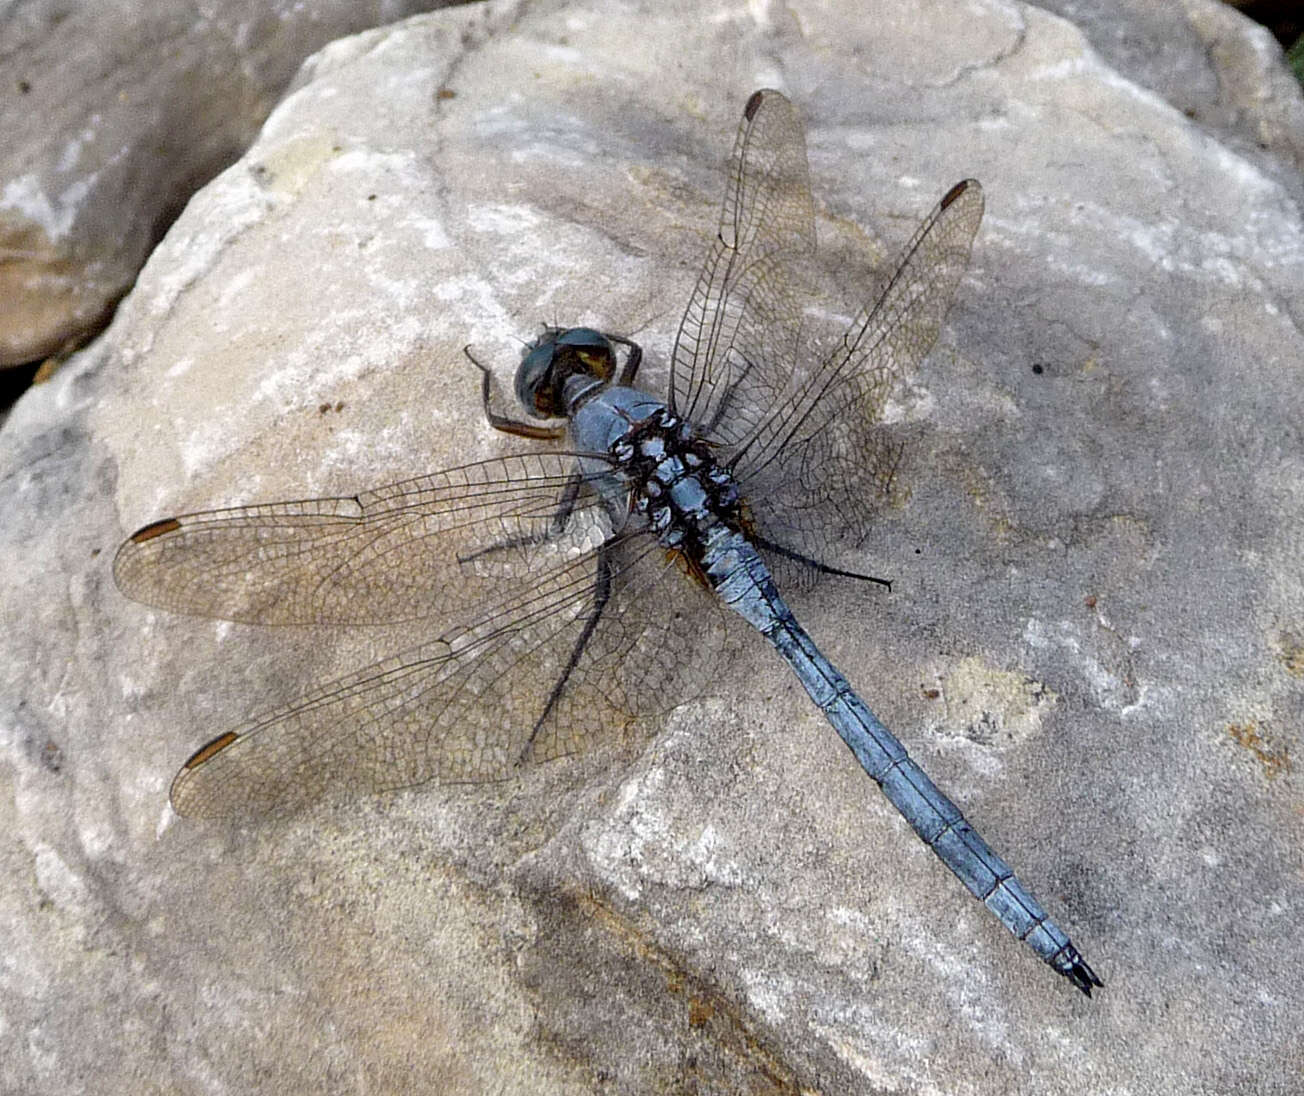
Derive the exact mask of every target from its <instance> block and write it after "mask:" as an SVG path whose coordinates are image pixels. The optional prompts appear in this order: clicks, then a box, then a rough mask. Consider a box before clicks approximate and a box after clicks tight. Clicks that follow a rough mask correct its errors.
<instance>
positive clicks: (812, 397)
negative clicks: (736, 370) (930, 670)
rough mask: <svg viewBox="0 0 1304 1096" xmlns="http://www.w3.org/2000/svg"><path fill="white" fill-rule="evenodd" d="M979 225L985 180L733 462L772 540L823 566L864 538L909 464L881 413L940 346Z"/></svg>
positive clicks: (927, 226)
mask: <svg viewBox="0 0 1304 1096" xmlns="http://www.w3.org/2000/svg"><path fill="white" fill-rule="evenodd" d="M982 214H983V196H982V187H981V186H979V185H978V183H977V181H975V180H973V179H966V180H965V181H963V182H961V183H957V184H956V185H955V186H954V187H952V188H951V189H950V190H949V191H948V192H947V193H946V195H945V196H944V197H943V198H942V200H941V201H940V202H939V203H938V204H937V206H936V207H935V208H934V209H933V211H932V212H931V213H930V214H929V215H928V217H927V218H925V220H924V222H923V223H922V224H921V225H920V226H919V228H918V230H917V231H916V232H915V234H914V236H913V237H912V238H911V240H910V242H909V243H908V244H907V245H906V247H905V249H904V250H903V251H902V253H901V256H900V258H899V259H898V261H897V263H896V265H895V267H894V269H893V271H892V273H891V274H890V275H889V276H888V278H887V279H886V281H885V283H884V284H883V286H882V287H881V289H880V290H879V292H878V293H876V294H875V295H874V296H872V297H871V298H870V301H869V303H868V304H866V305H865V307H864V308H862V309H861V310H860V312H859V314H858V315H857V316H856V318H855V319H854V320H853V321H852V323H851V326H850V327H849V328H848V329H847V332H846V334H845V335H844V336H843V337H842V339H841V341H840V342H839V343H838V345H837V346H836V348H835V349H834V351H833V352H832V353H831V354H829V355H828V356H827V357H826V358H825V359H824V360H823V361H822V362H821V363H820V365H819V366H818V367H817V368H815V369H814V370H812V371H811V372H810V373H809V375H807V376H805V377H804V378H803V379H802V381H801V384H800V386H799V387H798V388H797V390H796V391H795V393H793V394H792V396H791V397H789V398H786V399H784V401H783V402H782V404H781V405H779V406H773V407H770V408H768V409H767V413H766V415H765V417H764V419H763V420H762V422H761V425H760V426H759V427H758V428H757V429H756V430H755V431H754V433H753V434H752V436H751V437H750V438H748V439H747V441H746V442H745V443H743V444H742V445H741V446H739V447H738V448H737V449H736V450H735V451H734V452H733V453H732V454H731V455H730V458H729V459H730V460H731V462H732V465H733V469H734V473H735V475H736V476H737V477H738V479H739V481H740V482H742V483H743V485H744V488H745V490H746V491H747V492H748V494H749V495H750V497H751V498H752V499H753V504H754V505H755V507H756V518H757V528H758V531H759V532H760V533H761V534H762V535H763V536H765V537H767V538H769V539H771V540H774V541H777V542H779V543H782V544H785V545H786V546H788V547H791V548H796V549H799V550H801V551H804V552H806V553H807V554H809V555H811V556H813V557H814V558H819V557H820V555H821V549H822V548H824V547H825V546H827V544H828V543H829V542H830V541H834V540H839V539H851V540H859V539H861V538H863V536H864V535H865V533H866V531H867V528H868V522H869V520H870V517H871V515H872V513H873V509H874V505H875V504H876V502H878V501H879V500H881V499H882V497H883V496H884V495H885V494H886V493H887V490H888V488H889V487H890V485H891V482H892V477H893V475H894V473H895V471H896V468H897V463H898V461H899V460H900V457H901V446H900V443H899V442H898V441H896V440H895V439H894V438H893V436H892V434H891V433H890V432H888V431H887V430H886V429H885V428H884V427H883V425H882V422H881V420H882V413H883V406H884V404H885V402H886V400H887V397H888V394H889V392H890V391H891V389H892V387H893V386H894V385H895V384H897V383H899V382H900V381H901V380H902V379H903V378H904V377H905V376H906V375H908V374H909V373H910V372H911V371H912V370H913V369H914V368H915V367H916V366H917V365H918V364H919V363H920V362H921V361H922V360H923V359H924V358H925V357H926V356H927V354H928V352H929V350H930V349H932V346H933V343H934V342H935V341H936V340H937V335H938V332H939V330H940V329H941V326H942V321H943V320H944V319H945V317H946V313H947V311H948V309H949V308H950V306H951V299H952V297H953V296H954V295H955V290H956V286H957V285H958V284H959V282H960V278H961V277H962V276H963V274H964V272H965V270H966V269H967V267H968V264H969V252H970V248H971V246H972V244H973V238H974V234H975V233H976V232H977V231H978V224H979V222H980V221H981V220H982ZM762 502H763V504H762Z"/></svg>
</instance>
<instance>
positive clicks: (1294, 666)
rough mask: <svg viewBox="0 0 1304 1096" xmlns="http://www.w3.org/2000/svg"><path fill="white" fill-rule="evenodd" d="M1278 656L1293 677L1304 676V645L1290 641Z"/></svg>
mask: <svg viewBox="0 0 1304 1096" xmlns="http://www.w3.org/2000/svg"><path fill="white" fill-rule="evenodd" d="M1277 657H1278V658H1279V659H1281V664H1282V665H1283V666H1285V667H1286V672H1287V673H1288V674H1290V676H1291V677H1304V645H1301V644H1298V643H1288V644H1286V645H1284V646H1283V647H1282V649H1281V653H1280V654H1279V655H1278V656H1277Z"/></svg>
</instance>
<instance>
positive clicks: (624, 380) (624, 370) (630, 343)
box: [603, 332, 643, 388]
mask: <svg viewBox="0 0 1304 1096" xmlns="http://www.w3.org/2000/svg"><path fill="white" fill-rule="evenodd" d="M603 334H604V335H605V334H606V333H605V332H603ZM606 337H607V338H608V339H609V340H610V341H611V342H614V343H620V345H621V346H624V347H627V348H628V349H629V354H628V355H627V356H626V358H625V364H624V366H622V367H621V370H620V376H619V377H617V378H616V383H617V384H618V385H620V386H621V387H623V388H628V387H629V386H630V385H632V384H633V383H634V376H635V374H636V373H638V367H639V366H640V365H642V364H643V348H642V347H641V346H639V345H638V343H636V342H635V341H634V340H633V339H624V338H621V337H620V336H619V335H606Z"/></svg>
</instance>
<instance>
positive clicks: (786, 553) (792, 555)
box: [749, 536, 892, 590]
mask: <svg viewBox="0 0 1304 1096" xmlns="http://www.w3.org/2000/svg"><path fill="white" fill-rule="evenodd" d="M749 539H750V540H751V542H752V543H753V544H755V545H756V546H757V547H758V548H764V549H765V550H766V551H767V552H773V553H774V554H775V555H776V556H783V557H784V558H785V559H791V560H796V562H798V563H804V564H805V565H806V566H807V567H813V568H814V569H815V570H817V571H819V572H820V573H821V574H825V575H839V576H841V577H842V578H858V579H861V580H862V581H864V582H877V583H878V584H879V585H880V586H886V587H887V588H888V589H889V590H890V589H892V582H891V580H890V579H886V578H875V577H874V576H873V575H862V574H861V573H860V572H859V571H844V570H843V569H842V568H841V567H831V566H829V565H828V564H827V563H821V562H820V561H819V560H817V559H812V558H811V557H810V556H807V555H803V554H802V553H801V552H795V551H793V550H792V549H791V548H785V547H784V546H783V545H782V544H779V543H777V542H776V541H773V540H768V539H767V538H765V537H762V536H752V537H750V538H749Z"/></svg>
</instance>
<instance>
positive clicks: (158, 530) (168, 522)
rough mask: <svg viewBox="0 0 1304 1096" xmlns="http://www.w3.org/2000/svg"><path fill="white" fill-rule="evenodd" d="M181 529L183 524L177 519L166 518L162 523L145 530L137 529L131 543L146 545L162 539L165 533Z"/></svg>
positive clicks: (155, 523) (147, 527) (157, 522)
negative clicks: (149, 541) (146, 542)
mask: <svg viewBox="0 0 1304 1096" xmlns="http://www.w3.org/2000/svg"><path fill="white" fill-rule="evenodd" d="M180 528H181V522H179V521H177V519H176V518H164V519H163V520H162V521H156V522H154V523H152V524H150V525H146V526H145V528H143V529H137V530H136V531H135V532H134V533H132V534H131V543H132V544H144V543H145V541H147V540H153V539H154V538H155V537H161V536H162V535H163V534H164V533H171V532H172V531H173V530H175V529H180Z"/></svg>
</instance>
